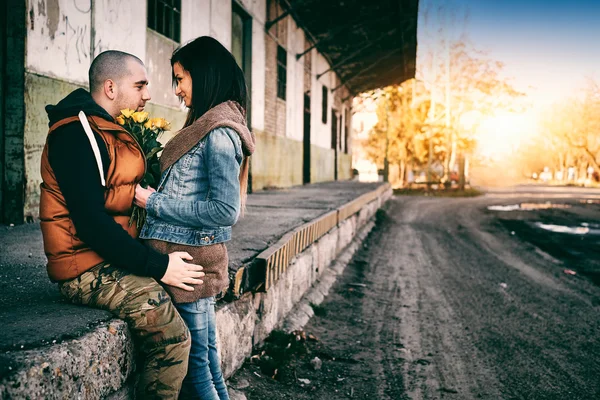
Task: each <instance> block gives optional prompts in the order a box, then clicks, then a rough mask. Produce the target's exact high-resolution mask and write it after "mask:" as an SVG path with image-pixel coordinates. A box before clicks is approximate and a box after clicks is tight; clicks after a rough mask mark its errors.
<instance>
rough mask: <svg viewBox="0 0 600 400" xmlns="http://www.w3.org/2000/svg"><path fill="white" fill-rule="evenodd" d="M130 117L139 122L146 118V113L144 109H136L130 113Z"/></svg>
mask: <svg viewBox="0 0 600 400" xmlns="http://www.w3.org/2000/svg"><path fill="white" fill-rule="evenodd" d="M131 118H133V120H134V121H135V122H137V123H139V124H141V123H142V122H145V121H146V120H147V119H148V113H147V112H146V111H136V112H134V113H133V114H131Z"/></svg>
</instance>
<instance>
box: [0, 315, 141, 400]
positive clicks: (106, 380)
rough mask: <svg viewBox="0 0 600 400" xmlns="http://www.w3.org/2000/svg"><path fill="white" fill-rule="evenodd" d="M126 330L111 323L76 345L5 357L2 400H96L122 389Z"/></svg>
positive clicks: (129, 343)
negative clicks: (80, 399) (5, 369)
mask: <svg viewBox="0 0 600 400" xmlns="http://www.w3.org/2000/svg"><path fill="white" fill-rule="evenodd" d="M133 353H134V352H133V340H132V338H131V334H130V333H129V330H128V329H127V324H126V323H125V322H123V321H121V320H113V321H111V322H110V323H107V324H103V325H101V326H100V327H99V328H98V329H96V330H94V331H93V332H90V333H88V334H86V335H84V336H82V337H80V338H78V339H74V340H69V341H66V342H63V343H60V344H56V345H53V346H50V347H46V348H41V349H35V350H28V351H22V352H19V353H18V354H14V355H8V357H7V358H10V359H11V364H12V365H9V367H8V368H9V370H13V371H15V373H12V374H11V373H8V374H6V375H5V376H3V377H2V379H1V380H0V398H3V399H11V398H12V399H77V398H85V399H98V398H103V397H106V396H108V395H109V394H111V393H112V392H116V391H117V390H118V389H119V388H121V387H122V386H123V384H124V382H125V381H126V379H127V377H128V376H129V375H130V374H131V372H132V370H133V360H134V357H133Z"/></svg>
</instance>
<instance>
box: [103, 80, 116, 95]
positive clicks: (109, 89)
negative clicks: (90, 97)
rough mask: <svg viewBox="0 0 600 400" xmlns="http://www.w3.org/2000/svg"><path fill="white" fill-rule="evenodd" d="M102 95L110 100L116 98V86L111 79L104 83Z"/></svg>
mask: <svg viewBox="0 0 600 400" xmlns="http://www.w3.org/2000/svg"><path fill="white" fill-rule="evenodd" d="M104 94H105V95H106V97H108V98H109V99H111V100H114V99H115V98H116V97H117V85H116V84H115V82H114V81H113V80H112V79H107V80H105V81H104Z"/></svg>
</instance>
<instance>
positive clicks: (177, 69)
mask: <svg viewBox="0 0 600 400" xmlns="http://www.w3.org/2000/svg"><path fill="white" fill-rule="evenodd" d="M173 74H174V75H175V82H177V86H176V87H175V95H176V96H179V97H181V98H182V99H183V102H184V103H185V106H186V107H191V106H192V77H191V75H190V73H189V72H188V71H186V70H185V69H183V66H182V65H181V64H180V63H178V62H177V63H175V64H173Z"/></svg>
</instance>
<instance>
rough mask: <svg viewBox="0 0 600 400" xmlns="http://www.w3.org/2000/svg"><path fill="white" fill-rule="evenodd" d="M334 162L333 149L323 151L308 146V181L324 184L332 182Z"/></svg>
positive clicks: (319, 147)
mask: <svg viewBox="0 0 600 400" xmlns="http://www.w3.org/2000/svg"><path fill="white" fill-rule="evenodd" d="M334 160H335V154H334V150H333V149H324V148H323V147H321V146H316V145H311V146H310V181H311V182H312V183H316V182H326V181H332V180H334V165H335V164H334Z"/></svg>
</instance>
